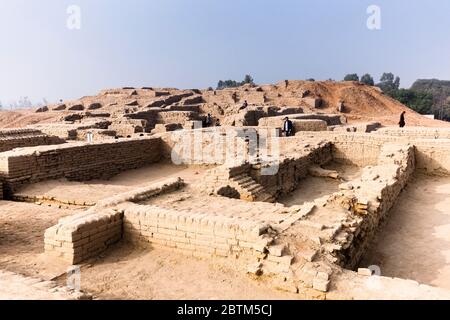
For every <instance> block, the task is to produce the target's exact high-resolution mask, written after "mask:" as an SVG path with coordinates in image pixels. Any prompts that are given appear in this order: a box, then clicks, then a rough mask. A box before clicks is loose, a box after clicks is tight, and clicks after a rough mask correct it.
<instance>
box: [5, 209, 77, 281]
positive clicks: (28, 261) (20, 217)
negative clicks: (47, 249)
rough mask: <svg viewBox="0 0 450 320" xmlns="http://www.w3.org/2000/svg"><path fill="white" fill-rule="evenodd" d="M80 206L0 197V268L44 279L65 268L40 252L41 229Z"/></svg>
mask: <svg viewBox="0 0 450 320" xmlns="http://www.w3.org/2000/svg"><path fill="white" fill-rule="evenodd" d="M80 210H82V209H58V208H56V207H48V206H38V205H35V204H28V203H18V202H8V201H0V213H1V214H0V270H9V271H13V272H16V273H20V274H23V275H26V276H36V275H38V274H39V275H40V276H41V277H42V278H43V279H47V280H48V279H51V278H53V277H54V276H55V275H58V274H61V273H62V272H65V270H66V267H67V266H61V265H58V263H57V262H55V261H53V260H51V259H49V258H48V257H45V256H44V255H43V253H44V232H45V230H46V229H47V228H49V227H51V226H53V225H55V224H56V223H57V222H58V220H59V219H60V218H62V217H65V216H69V215H72V214H76V213H79V212H80Z"/></svg>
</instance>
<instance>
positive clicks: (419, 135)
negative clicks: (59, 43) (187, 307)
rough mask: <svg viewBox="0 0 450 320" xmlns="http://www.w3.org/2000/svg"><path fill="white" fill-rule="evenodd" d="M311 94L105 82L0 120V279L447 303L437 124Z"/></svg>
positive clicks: (102, 293)
mask: <svg viewBox="0 0 450 320" xmlns="http://www.w3.org/2000/svg"><path fill="white" fill-rule="evenodd" d="M313 85H315V86H316V87H311V86H313ZM331 85H332V84H330V86H331ZM333 85H338V84H333ZM321 90H323V91H321ZM361 90H362V89H361ZM364 90H366V95H371V97H372V98H371V99H379V101H381V102H380V103H392V102H391V101H390V100H389V101H387V100H386V101H385V100H383V99H387V98H385V97H383V95H382V93H380V92H379V91H378V90H376V89H373V88H365V89H364ZM342 91H345V88H344V89H342ZM327 94H328V93H327V92H326V91H325V90H324V89H323V88H322V87H321V85H320V84H311V83H308V82H291V81H282V82H280V83H278V84H277V85H270V86H269V85H268V86H244V87H241V88H239V89H236V90H232V89H226V90H220V91H214V90H176V89H171V88H164V89H155V88H142V89H138V88H123V89H112V90H105V91H102V92H101V93H100V94H99V95H97V96H94V97H85V98H82V99H80V100H77V101H68V102H64V103H61V104H58V105H49V106H46V107H45V108H40V109H39V110H37V113H39V114H41V113H48V114H51V115H54V119H55V120H54V121H51V122H47V123H34V124H29V125H28V126H27V127H26V128H21V129H4V130H1V131H0V183H1V186H2V187H1V188H0V199H3V201H0V207H1V211H0V212H1V213H0V284H1V285H2V286H4V287H8V286H11V288H16V289H14V290H18V292H19V291H20V290H21V289H20V288H22V287H23V289H22V290H27V292H29V296H30V297H31V298H45V299H46V298H54V299H82V298H89V297H91V298H92V297H96V298H104V299H108V298H119V299H122V298H125V299H126V298H134V299H146V298H152V299H153V298H179V297H184V298H192V299H195V298H219V299H220V298H230V297H231V298H234V297H235V298H247V299H253V298H258V297H259V298H261V297H262V298H275V297H276V298H279V297H281V298H289V299H372V298H387V299H404V298H413V299H419V298H431V299H449V298H450V266H449V265H448V250H449V248H450V242H449V241H450V238H449V236H448V225H449V223H450V222H449V218H448V213H447V208H448V205H450V201H449V199H450V129H449V127H448V126H447V127H446V126H445V125H444V124H443V123H436V125H435V126H434V127H432V126H429V125H428V124H429V123H427V122H426V121H427V120H428V119H426V120H423V121H424V124H422V123H418V125H417V126H408V127H406V128H403V129H400V128H397V127H396V126H393V125H392V123H389V122H378V121H374V120H370V119H367V121H355V120H354V119H353V118H352V114H349V110H352V108H354V109H356V108H357V106H355V105H352V103H353V101H350V100H348V101H345V99H343V98H342V97H339V99H337V98H335V97H331V96H327ZM244 100H246V101H248V104H249V105H248V107H246V108H242V107H241V105H242V102H243V101H244ZM337 101H344V102H340V103H344V104H345V106H346V108H345V109H346V111H345V112H343V111H344V110H343V109H342V108H341V109H340V111H341V112H340V111H338V110H337V106H338V102H337ZM358 103H362V104H363V103H365V102H364V101H362V102H358ZM208 114H210V116H211V117H212V118H213V122H212V125H210V126H208V125H205V118H206V117H207V115H208ZM409 116H410V118H409V119H411V121H413V120H414V121H415V120H417V121H422V120H421V118H420V115H417V114H413V113H412V112H411V114H409ZM285 117H289V118H290V119H291V121H292V122H293V125H294V129H295V135H294V136H291V137H285V136H284V134H283V132H282V129H283V121H284V118H285ZM430 121H431V120H430ZM88 137H90V138H89V139H90V140H89V141H88ZM416 207H417V208H418V209H417V208H416ZM406 231H407V232H406ZM417 243H420V245H419V244H417ZM414 244H416V245H414ZM143 257H145V259H147V260H143V259H144V258H143ZM446 258H447V260H446ZM156 264H159V266H158V267H157V266H156ZM74 267H77V268H79V270H81V289H80V290H78V291H77V290H76V288H75V289H73V288H72V289H70V290H69V289H67V288H66V285H65V284H66V280H67V277H68V276H67V269H68V268H69V269H70V268H74ZM145 268H149V269H145ZM152 268H153V269H152ZM183 268H184V270H182V269H183ZM137 270H139V271H137ZM173 270H176V272H179V273H174V272H175V271H173ZM177 270H178V271H177ZM224 270H226V271H224ZM151 273H154V274H156V275H155V276H153V278H152V276H151V275H150V274H151ZM216 274H220V275H217V279H222V280H223V281H224V282H226V283H229V284H230V287H233V286H235V288H237V289H235V291H234V294H235V296H233V293H231V292H227V291H226V290H228V289H224V292H223V293H222V295H221V293H220V290H219V289H218V288H217V287H216V286H217V283H216V282H214V281H215V280H214V279H215V278H216V276H214V275H216ZM221 277H223V278H221ZM161 281H165V283H166V285H167V286H168V287H170V288H171V290H172V291H171V292H170V293H169V292H165V291H164V289H161V287H160V286H159V285H160V284H161ZM203 281H204V282H203ZM188 283H196V284H195V285H194V289H192V290H191V291H189V290H188V289H186V286H188ZM190 285H191V284H189V286H190ZM138 286H142V287H143V288H145V290H146V291H145V290H144V289H142V290H137V289H136V287H138ZM208 286H210V287H211V288H215V289H214V290H213V289H211V288H210V287H208ZM25 288H26V289H25ZM126 288H128V289H126ZM11 290H12V289H11ZM127 290H128V291H127ZM177 290H178V291H180V290H181V292H182V294H181V293H180V295H178V296H177V295H176V294H175V293H176V292H178V291H177ZM213 292H214V293H213ZM0 297H1V295H0Z"/></svg>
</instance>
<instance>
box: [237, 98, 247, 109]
mask: <svg viewBox="0 0 450 320" xmlns="http://www.w3.org/2000/svg"><path fill="white" fill-rule="evenodd" d="M247 107H248V102H247V100H245V101H244V104H243V105H242V106H241V107H240V108H239V110H244V109H246V108H247Z"/></svg>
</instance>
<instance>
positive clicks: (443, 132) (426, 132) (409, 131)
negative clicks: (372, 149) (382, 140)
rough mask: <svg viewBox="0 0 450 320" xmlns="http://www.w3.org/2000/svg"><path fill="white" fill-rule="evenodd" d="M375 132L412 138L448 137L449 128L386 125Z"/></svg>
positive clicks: (449, 137) (449, 135) (449, 133)
mask: <svg viewBox="0 0 450 320" xmlns="http://www.w3.org/2000/svg"><path fill="white" fill-rule="evenodd" d="M375 133H376V134H382V135H390V136H397V137H407V138H413V139H450V128H427V127H407V128H398V127H387V128H380V129H378V130H377V131H376V132H375Z"/></svg>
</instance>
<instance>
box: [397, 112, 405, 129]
mask: <svg viewBox="0 0 450 320" xmlns="http://www.w3.org/2000/svg"><path fill="white" fill-rule="evenodd" d="M405 114H406V111H403V112H402V114H401V115H400V122H399V123H398V124H399V126H400V128H403V127H404V126H406V122H405Z"/></svg>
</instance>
